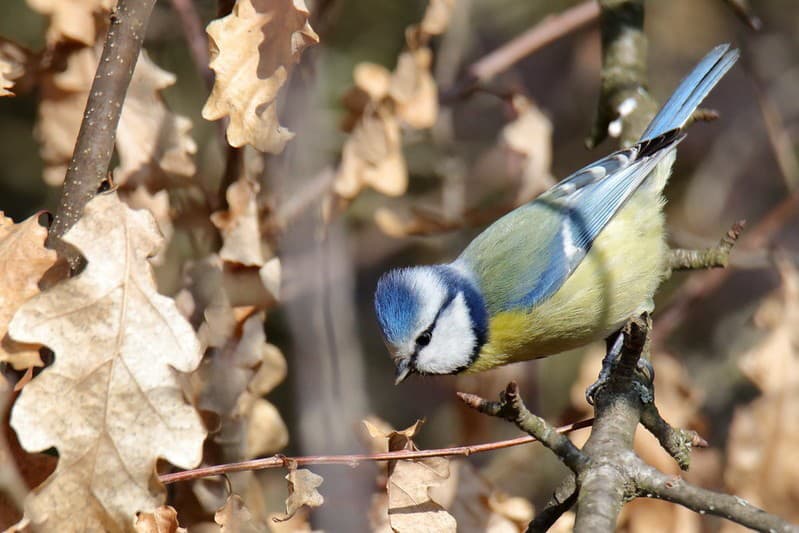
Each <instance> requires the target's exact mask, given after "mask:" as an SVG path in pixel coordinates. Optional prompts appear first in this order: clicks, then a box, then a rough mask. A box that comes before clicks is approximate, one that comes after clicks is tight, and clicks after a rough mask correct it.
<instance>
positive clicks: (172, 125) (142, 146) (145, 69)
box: [114, 51, 197, 188]
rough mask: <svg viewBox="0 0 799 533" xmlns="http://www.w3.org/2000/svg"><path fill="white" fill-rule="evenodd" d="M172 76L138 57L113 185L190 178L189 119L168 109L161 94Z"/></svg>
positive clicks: (124, 112) (158, 183) (119, 134)
mask: <svg viewBox="0 0 799 533" xmlns="http://www.w3.org/2000/svg"><path fill="white" fill-rule="evenodd" d="M175 80H176V77H175V75H174V74H172V73H171V72H167V71H166V70H163V69H161V68H159V67H158V65H156V64H155V63H153V62H152V61H151V60H150V57H149V56H148V55H147V53H146V52H145V51H142V52H141V54H140V55H139V60H138V61H137V62H136V70H134V71H133V78H131V80H130V86H129V87H128V92H127V94H126V95H125V104H124V106H123V107H122V116H121V117H120V119H119V129H118V131H117V140H116V143H117V150H118V151H119V163H120V165H119V168H117V169H116V170H115V172H114V182H115V183H116V184H117V185H122V184H124V183H135V184H148V185H150V187H151V188H152V187H156V186H158V187H163V184H164V182H165V181H166V180H168V179H170V178H173V177H176V178H188V177H192V176H194V173H195V170H196V169H195V166H194V159H193V156H194V154H195V153H196V152H197V144H196V143H195V142H194V139H192V137H191V135H190V133H189V132H190V130H191V126H192V124H191V120H189V119H188V118H186V117H184V116H181V115H178V114H176V113H173V112H172V111H170V110H169V109H168V108H167V107H166V104H165V103H164V99H163V97H162V96H161V91H163V90H164V89H166V88H167V87H170V86H172V85H174V84H175Z"/></svg>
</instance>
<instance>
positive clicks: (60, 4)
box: [27, 0, 116, 46]
mask: <svg viewBox="0 0 799 533" xmlns="http://www.w3.org/2000/svg"><path fill="white" fill-rule="evenodd" d="M27 1H28V5H29V6H30V7H31V8H32V9H34V10H35V11H38V12H39V13H41V14H43V15H47V16H49V17H50V25H49V26H48V28H47V43H48V44H49V45H54V44H57V43H60V42H62V41H77V42H79V43H82V44H85V45H87V46H90V45H92V44H94V42H95V40H96V39H97V33H98V28H97V25H96V24H95V20H96V19H97V18H96V17H97V15H99V14H102V13H106V12H108V11H110V10H111V8H112V7H113V5H114V4H115V3H116V1H115V0H27Z"/></svg>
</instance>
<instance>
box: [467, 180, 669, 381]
mask: <svg viewBox="0 0 799 533" xmlns="http://www.w3.org/2000/svg"><path fill="white" fill-rule="evenodd" d="M652 194H658V198H657V199H653V198H651V197H650V198H642V197H641V196H643V195H652ZM636 196H639V198H636ZM659 196H660V195H659V193H656V192H655V191H652V190H651V189H649V188H646V187H645V188H642V189H641V190H639V191H638V192H637V193H636V194H635V195H634V196H633V198H630V200H629V201H628V203H627V205H626V206H625V207H623V208H622V209H621V210H620V211H619V212H618V213H617V214H616V216H615V217H614V218H613V220H612V221H611V222H610V223H609V224H608V225H607V226H606V227H605V229H604V230H603V231H602V233H600V235H599V236H598V237H597V239H596V240H595V241H594V243H593V246H592V248H591V250H590V251H589V253H588V254H587V255H586V256H585V258H584V259H583V261H582V262H581V263H580V265H579V266H578V267H577V269H576V270H575V271H574V273H573V274H572V275H571V276H570V277H569V279H568V280H566V282H565V283H564V284H563V286H562V287H561V288H560V289H559V290H558V291H557V292H556V293H555V294H554V295H553V296H552V297H550V298H549V299H547V300H545V301H544V302H541V303H540V304H539V305H537V306H535V307H534V308H532V309H529V310H523V309H519V310H512V311H503V312H500V313H498V314H496V315H494V316H492V317H491V319H490V324H489V340H488V343H487V344H486V345H485V346H484V347H483V349H482V351H481V353H480V356H479V357H478V359H477V361H476V362H475V364H474V365H473V367H472V368H470V369H469V370H470V371H480V370H485V369H488V368H492V367H494V366H497V365H501V364H505V363H510V362H515V361H520V360H526V359H534V358H538V357H544V356H547V355H552V354H556V353H560V352H563V351H566V350H570V349H573V348H577V347H580V346H583V345H585V344H588V343H590V342H592V341H595V340H598V339H602V338H605V337H606V336H608V335H609V334H610V333H612V332H613V331H615V330H617V329H618V328H619V327H620V326H621V325H622V324H623V323H624V322H625V321H626V320H627V319H628V318H629V317H630V316H632V315H633V314H636V313H640V312H643V311H645V310H651V308H652V306H653V304H652V297H653V295H654V293H655V290H656V289H657V287H658V285H659V284H660V281H661V280H662V277H663V273H664V271H665V260H666V254H667V250H668V248H667V245H666V243H665V239H664V228H663V224H664V220H663V215H662V211H661V209H660V207H661V205H660V204H662V200H661V199H660V197H659ZM655 206H657V208H654V207H655Z"/></svg>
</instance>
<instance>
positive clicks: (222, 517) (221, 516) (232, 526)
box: [214, 494, 267, 533]
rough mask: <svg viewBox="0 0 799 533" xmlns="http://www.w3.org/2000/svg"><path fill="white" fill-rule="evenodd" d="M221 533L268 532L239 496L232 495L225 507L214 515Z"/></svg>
mask: <svg viewBox="0 0 799 533" xmlns="http://www.w3.org/2000/svg"><path fill="white" fill-rule="evenodd" d="M214 521H215V522H216V523H217V524H219V525H220V526H221V527H220V532H221V533H258V532H261V531H266V530H267V528H266V525H265V524H260V523H258V521H256V520H255V519H254V518H253V516H252V514H251V513H250V510H249V509H247V507H246V506H245V505H244V502H243V501H242V500H241V498H240V497H239V496H238V495H237V494H231V495H230V496H229V497H228V499H227V501H226V502H225V505H224V506H223V507H222V508H221V509H219V510H218V511H217V512H216V514H214Z"/></svg>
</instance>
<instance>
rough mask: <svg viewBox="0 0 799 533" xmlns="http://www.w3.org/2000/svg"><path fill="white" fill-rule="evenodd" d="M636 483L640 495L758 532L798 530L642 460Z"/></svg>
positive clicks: (762, 512)
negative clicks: (681, 506) (722, 519)
mask: <svg viewBox="0 0 799 533" xmlns="http://www.w3.org/2000/svg"><path fill="white" fill-rule="evenodd" d="M635 481H636V484H637V485H638V487H639V489H640V491H641V494H646V495H647V496H652V497H655V498H659V499H661V500H666V501H670V502H673V503H678V504H680V505H683V506H685V507H687V508H689V509H691V510H693V511H696V512H698V513H701V514H712V515H715V516H720V517H722V518H726V519H727V520H732V521H733V522H735V523H737V524H741V525H742V526H746V527H749V528H752V529H755V530H757V531H770V532H788V531H791V532H794V533H796V532H797V531H799V528H798V527H796V526H794V525H791V524H789V523H788V522H786V521H785V520H783V519H782V518H780V517H778V516H775V515H773V514H769V513H767V512H765V511H763V510H762V509H758V508H757V507H755V506H754V505H752V504H750V503H749V502H747V501H746V500H744V499H743V498H739V497H738V496H731V495H729V494H721V493H718V492H713V491H712V490H706V489H703V488H700V487H697V486H695V485H691V484H690V483H687V482H685V481H684V480H683V479H682V478H679V477H671V476H667V475H666V474H664V473H662V472H660V471H659V470H656V469H655V468H652V467H651V466H649V465H646V464H644V463H643V461H642V462H641V468H640V469H639V471H638V474H637V475H636V480H635Z"/></svg>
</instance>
